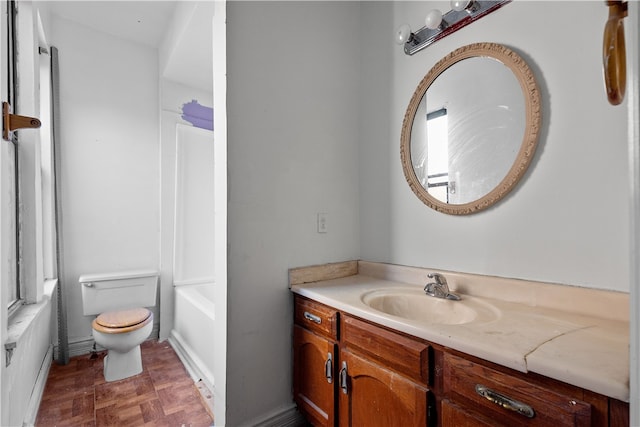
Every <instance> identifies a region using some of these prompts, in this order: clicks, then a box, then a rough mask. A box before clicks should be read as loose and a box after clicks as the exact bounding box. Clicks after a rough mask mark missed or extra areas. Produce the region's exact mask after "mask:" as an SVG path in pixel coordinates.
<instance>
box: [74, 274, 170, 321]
mask: <svg viewBox="0 0 640 427" xmlns="http://www.w3.org/2000/svg"><path fill="white" fill-rule="evenodd" d="M78 282H80V287H81V289H82V311H83V313H84V314H85V316H86V315H90V314H100V313H104V312H105V311H113V310H126V309H129V308H136V307H152V306H154V305H156V289H157V287H158V272H157V271H153V270H136V271H122V272H115V273H105V274H83V275H82V276H80V278H79V279H78Z"/></svg>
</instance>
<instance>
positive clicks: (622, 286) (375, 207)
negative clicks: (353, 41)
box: [360, 1, 629, 291]
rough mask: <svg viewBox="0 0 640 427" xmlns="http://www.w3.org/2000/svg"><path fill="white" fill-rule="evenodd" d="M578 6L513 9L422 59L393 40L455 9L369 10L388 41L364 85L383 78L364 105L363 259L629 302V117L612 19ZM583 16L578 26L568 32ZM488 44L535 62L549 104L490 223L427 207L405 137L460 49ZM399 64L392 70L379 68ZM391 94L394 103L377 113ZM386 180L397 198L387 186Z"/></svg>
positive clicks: (594, 5)
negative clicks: (406, 160)
mask: <svg viewBox="0 0 640 427" xmlns="http://www.w3.org/2000/svg"><path fill="white" fill-rule="evenodd" d="M575 3H576V2H551V3H545V4H544V7H542V4H541V3H539V2H533V1H515V2H513V3H509V4H507V5H506V6H504V7H503V8H502V9H500V10H498V11H497V12H495V13H493V14H491V15H489V16H487V17H485V18H483V19H481V20H479V21H477V22H475V23H474V24H473V25H471V26H469V27H466V28H463V29H462V30H460V31H458V32H457V33H455V34H453V35H451V36H449V37H447V38H445V39H443V40H441V41H438V42H437V43H435V44H433V45H431V46H430V47H428V48H427V49H425V50H423V51H421V52H419V53H417V54H415V55H414V56H407V55H405V54H404V52H403V50H402V47H400V46H397V45H395V44H394V43H393V38H392V29H394V28H397V27H398V26H399V25H400V24H401V23H403V22H408V23H410V25H412V27H414V28H418V27H419V26H420V25H421V19H418V17H421V16H424V15H425V14H426V12H427V11H428V10H430V9H432V8H434V7H440V8H441V10H448V4H447V2H393V3H392V5H391V6H389V5H388V4H386V5H385V4H380V5H378V4H373V3H368V4H365V5H364V6H363V8H364V9H365V10H366V11H367V12H366V13H371V14H372V20H371V23H367V24H363V25H365V26H366V27H375V28H376V29H377V30H376V31H377V32H379V33H385V37H384V38H383V37H382V36H380V37H378V38H374V39H372V42H371V43H366V44H365V43H363V45H362V46H363V48H364V49H365V53H364V62H363V66H364V69H363V74H365V73H364V70H367V73H372V74H374V76H369V77H368V78H369V79H371V80H372V83H371V84H368V85H367V86H365V87H364V89H363V93H364V94H365V96H363V98H362V100H363V102H362V103H361V108H362V114H363V123H364V124H363V128H364V129H367V132H368V133H363V136H365V137H363V138H361V139H360V142H361V158H362V159H366V161H363V162H361V163H360V168H361V172H360V173H361V183H360V190H361V194H362V195H363V196H362V200H361V212H362V215H361V224H362V229H361V233H360V236H361V245H360V246H361V248H362V251H361V253H360V255H361V257H362V258H363V259H367V260H374V261H386V262H392V263H397V264H405V265H414V266H423V267H432V268H439V269H446V270H457V271H464V272H471V273H480V274H489V275H497V276H505V277H516V278H524V279H532V280H541V281H548V282H557V283H564V284H572V285H580V286H586V287H593V288H603V289H612V290H620V291H628V290H629V272H628V270H629V260H628V237H627V236H628V234H629V225H628V223H629V213H628V210H627V205H628V202H627V199H628V188H629V187H628V183H627V172H628V166H627V144H626V141H627V107H626V102H625V103H623V104H622V105H620V106H616V107H613V106H611V105H609V104H608V102H607V98H606V93H605V91H604V83H603V79H602V65H601V64H602V30H603V29H604V23H605V22H606V18H607V14H608V10H607V8H606V7H605V6H604V5H603V4H601V3H599V2H590V1H585V2H581V3H580V6H576V4H575ZM577 7H578V9H579V10H580V19H572V20H570V21H567V17H568V16H572V15H573V14H574V13H575V10H576V8H577ZM389 8H391V10H389ZM389 12H391V13H389ZM363 16H365V15H363ZM540 22H544V31H541V27H540ZM385 29H386V30H387V31H385ZM479 41H488V42H497V43H502V44H504V45H506V46H507V47H509V48H511V49H513V50H515V51H517V52H518V53H519V54H520V55H521V56H523V57H524V58H525V59H526V60H527V61H528V63H529V65H530V67H531V68H532V69H533V71H534V73H535V76H536V78H537V80H538V83H539V86H540V90H541V94H542V99H543V104H542V107H543V126H542V132H541V135H540V142H539V146H538V150H537V152H536V155H535V158H534V160H533V162H532V164H531V166H530V169H529V171H528V172H527V174H526V175H525V176H524V178H523V180H522V181H521V182H520V183H519V185H518V186H517V188H516V189H515V191H513V192H512V193H511V194H510V195H509V196H507V197H506V198H505V199H504V200H503V201H501V202H500V203H499V204H498V205H496V206H495V207H493V208H491V209H488V210H486V211H484V212H481V213H478V214H474V215H472V216H462V217H456V216H448V215H445V214H441V213H438V212H436V211H434V210H431V209H430V208H428V207H427V206H425V205H424V204H423V203H422V202H421V201H420V200H419V199H418V198H417V197H416V196H415V195H414V194H413V193H412V191H411V190H410V188H409V186H408V185H407V183H406V181H405V178H404V175H403V172H402V167H401V163H400V148H399V147H400V130H401V125H402V119H403V116H404V113H405V111H406V108H407V106H408V103H409V99H410V98H411V96H412V94H413V91H414V89H415V87H416V85H417V84H418V82H419V81H420V80H421V79H422V78H423V76H424V75H425V74H426V73H427V72H428V70H429V69H430V68H431V67H432V66H433V65H434V64H435V63H436V62H437V61H438V60H439V59H440V58H442V57H443V56H445V55H446V54H447V53H449V52H451V51H453V50H454V49H456V48H458V47H460V46H463V45H465V44H469V43H474V42H479ZM374 52H377V53H379V54H380V56H379V57H378V56H376V55H375V54H374ZM389 52H391V53H389ZM389 56H390V58H391V61H390V62H391V64H392V65H391V66H387V65H382V66H381V65H380V64H381V63H382V61H383V60H385V59H387V58H389ZM375 76H377V80H376V79H375ZM385 79H386V80H387V83H385ZM381 87H382V91H381V92H382V94H384V93H385V92H384V91H389V92H390V95H391V96H390V97H388V98H382V96H381V97H379V98H377V102H372V100H371V99H369V98H373V97H374V96H376V94H377V93H378V91H380V88H381ZM389 87H390V90H389V89H388V88H389ZM389 92H387V94H388V93H389ZM379 103H385V104H387V105H388V106H389V110H385V108H383V107H381V106H380V105H378V104H379ZM386 176H388V177H389V182H390V183H389V184H388V185H389V187H388V189H387V188H386V186H385V185H384V184H381V183H380V182H379V180H380V179H381V178H379V177H386ZM366 177H371V179H367V178H366ZM376 177H378V179H376ZM386 212H388V214H387V213H386ZM385 215H388V223H386V224H385V222H384V221H385V219H386V218H385ZM380 227H383V228H384V227H387V228H385V229H384V230H383V232H381V231H380V229H379V228H380ZM385 233H386V234H385Z"/></svg>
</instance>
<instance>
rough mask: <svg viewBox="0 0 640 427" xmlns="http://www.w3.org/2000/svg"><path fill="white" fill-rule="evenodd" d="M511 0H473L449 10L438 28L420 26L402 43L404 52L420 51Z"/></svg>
mask: <svg viewBox="0 0 640 427" xmlns="http://www.w3.org/2000/svg"><path fill="white" fill-rule="evenodd" d="M511 1H512V0H474V1H473V2H470V5H469V6H468V7H467V8H466V9H463V10H461V11H456V10H450V11H449V12H447V13H445V14H444V15H442V23H443V25H441V26H440V27H439V28H435V29H430V28H427V27H426V26H425V27H422V28H421V29H419V30H418V31H416V32H415V33H413V34H411V37H409V39H408V40H407V41H406V42H405V44H404V53H406V54H407V55H413V54H414V53H416V52H418V51H421V50H422V49H424V48H425V47H427V46H429V45H430V44H432V43H435V42H437V41H438V40H440V39H441V38H443V37H446V36H448V35H449V34H451V33H454V32H456V31H458V30H459V29H460V28H462V27H465V26H467V25H469V24H471V23H472V22H473V21H476V20H478V19H480V18H482V17H483V16H485V15H488V14H489V13H491V12H493V11H495V10H497V9H499V8H500V7H502V6H503V5H505V4H506V3H510V2H511Z"/></svg>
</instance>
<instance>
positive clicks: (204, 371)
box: [169, 282, 215, 391]
mask: <svg viewBox="0 0 640 427" xmlns="http://www.w3.org/2000/svg"><path fill="white" fill-rule="evenodd" d="M174 289H175V312H174V324H173V329H172V330H171V336H170V337H169V341H170V342H171V344H172V346H173V348H174V349H175V351H176V353H178V356H179V357H180V359H181V360H182V362H183V363H184V365H185V367H186V368H187V371H189V374H190V375H191V377H192V378H193V380H194V381H198V380H202V381H203V382H204V383H205V385H206V386H207V387H208V388H209V390H212V391H213V385H214V384H213V361H214V351H215V343H214V339H213V329H214V322H215V310H214V303H213V301H214V296H213V292H214V284H213V283H212V282H207V283H200V284H192V285H187V284H183V285H176V286H175V288H174Z"/></svg>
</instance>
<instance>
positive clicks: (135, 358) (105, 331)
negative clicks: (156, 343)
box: [78, 270, 158, 381]
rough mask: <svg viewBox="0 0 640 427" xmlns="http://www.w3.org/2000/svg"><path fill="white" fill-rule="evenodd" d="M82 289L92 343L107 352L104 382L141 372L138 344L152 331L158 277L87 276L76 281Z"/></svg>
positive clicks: (128, 274) (126, 274)
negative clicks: (90, 316) (91, 316)
mask: <svg viewBox="0 0 640 427" xmlns="http://www.w3.org/2000/svg"><path fill="white" fill-rule="evenodd" d="M78 281H79V282H80V284H81V285H82V308H83V313H84V314H85V315H97V317H96V318H95V319H94V320H93V321H92V323H91V326H92V334H93V339H94V340H95V342H96V344H97V345H100V346H101V347H103V348H105V349H107V355H106V356H105V358H104V379H105V380H106V381H117V380H121V379H124V378H127V377H130V376H133V375H137V374H139V373H141V372H142V354H141V351H140V344H142V342H143V341H144V340H146V339H147V338H148V337H149V336H150V335H151V332H152V330H153V312H151V311H150V310H149V309H147V308H146V307H152V306H154V305H155V304H156V288H157V282H158V274H157V272H155V271H148V270H142V271H129V272H121V273H109V274H89V275H83V276H80V278H79V279H78Z"/></svg>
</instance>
